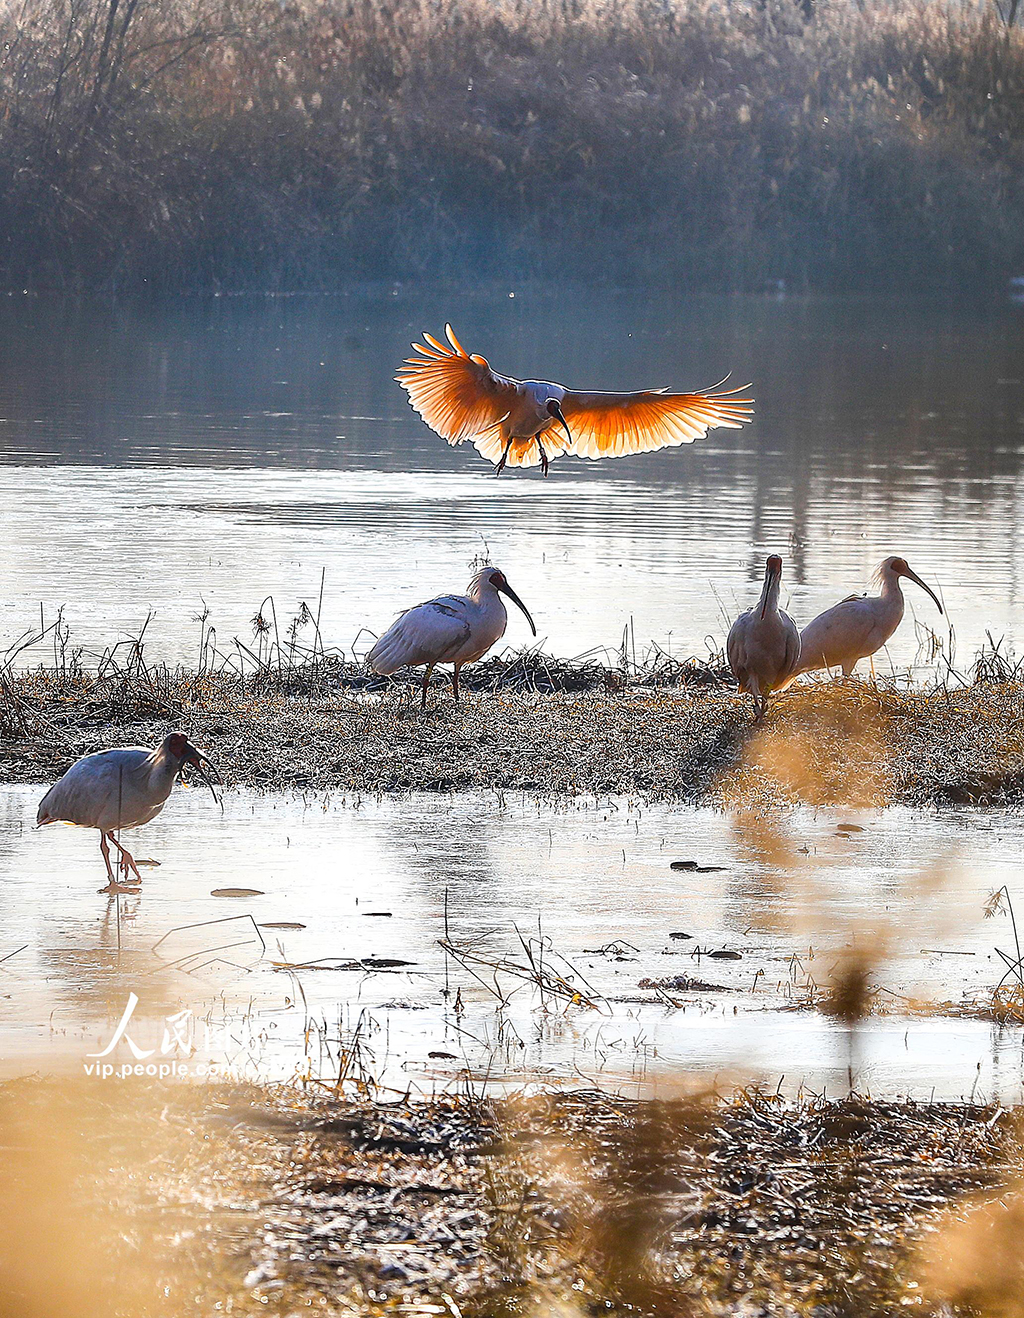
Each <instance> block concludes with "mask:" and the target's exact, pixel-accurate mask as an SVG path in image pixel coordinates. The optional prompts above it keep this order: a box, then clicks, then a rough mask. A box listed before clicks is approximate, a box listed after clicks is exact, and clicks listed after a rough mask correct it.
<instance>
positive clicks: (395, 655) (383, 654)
mask: <svg viewBox="0 0 1024 1318" xmlns="http://www.w3.org/2000/svg"><path fill="white" fill-rule="evenodd" d="M401 651H402V647H401V646H399V645H396V644H395V637H393V636H392V635H390V633H388V632H385V633H384V635H383V636H382V637H381V638H380V640H379V641H378V642H377V644H376V645H375V646H374V647H373V649H372V650H371V651H370V653H369V654H368V655H367V656H366V662H367V663H368V664H369V665H370V667H371V668H372V669H373V671H374V672H375V673H379V674H380V675H381V677H390V676H391V674H392V673H397V672H398V670H399V669H400V668H402V667H403V666H404V665H405V658H404V656H403V654H402V652H401Z"/></svg>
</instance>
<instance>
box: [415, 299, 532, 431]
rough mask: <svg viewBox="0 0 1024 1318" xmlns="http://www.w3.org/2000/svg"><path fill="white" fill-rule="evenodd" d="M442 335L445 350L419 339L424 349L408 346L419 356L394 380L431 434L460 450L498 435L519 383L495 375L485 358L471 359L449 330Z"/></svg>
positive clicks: (431, 342)
mask: <svg viewBox="0 0 1024 1318" xmlns="http://www.w3.org/2000/svg"><path fill="white" fill-rule="evenodd" d="M444 332H445V334H446V335H447V336H448V342H449V343H450V344H451V346H450V347H448V346H446V345H445V344H443V343H439V342H438V341H437V339H435V338H433V337H432V336H431V335H430V334H424V336H423V337H424V338H425V339H426V341H427V343H426V346H425V345H424V344H422V343H414V344H413V345H412V346H413V349H414V351H415V352H417V353H418V354H419V356H417V357H407V358H406V359H405V364H404V365H403V366H402V367H401V368H400V369H399V371H398V374H397V375H396V376H395V379H396V380H397V381H398V383H399V384H400V385H401V386H402V388H403V389H404V390H405V391H406V392H407V393H408V395H409V402H410V404H411V405H412V407H413V408H415V410H416V411H417V412H419V414H420V416H421V417H422V418H423V420H424V421H425V422H426V423H427V425H428V426H429V427H430V428H431V430H436V431H437V433H438V434H439V435H440V436H441V438H442V439H446V440H447V441H448V443H449V444H461V443H462V441H463V440H464V439H473V438H475V436H477V435H480V434H482V433H483V432H484V431H487V430H494V431H497V428H498V427H499V426H500V425H501V423H502V421H504V420H505V418H506V417H507V416H508V414H509V412H510V411H511V409H512V407H513V405H514V403H515V400H516V397H517V393H516V385H517V384H518V381H517V380H512V379H509V378H507V377H506V376H504V375H497V374H495V372H494V371H492V370H491V368H490V366H489V365H488V364H487V360H486V358H484V357H476V356H473V357H471V356H470V355H469V353H468V352H466V350H465V348H464V347H463V346H462V344H461V343H460V342H459V341H458V339H457V338H456V337H455V334H454V333H453V331H452V327H451V326H450V325H446V326H445V327H444Z"/></svg>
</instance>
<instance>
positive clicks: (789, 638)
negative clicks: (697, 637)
mask: <svg viewBox="0 0 1024 1318" xmlns="http://www.w3.org/2000/svg"><path fill="white" fill-rule="evenodd" d="M781 584H782V559H781V558H780V557H779V556H778V554H772V555H771V557H770V558H769V559H768V561H767V562H766V564H765V572H764V586H763V587H762V589H761V597H760V599H759V600H758V601H757V603H756V604H755V605H754V607H753V608H752V609H748V610H747V611H746V613H741V614H740V616H739V617H738V618H737V619H736V621H735V622H734V623H733V625H732V626H731V627H730V629H729V639H728V641H727V642H726V646H725V648H726V653H727V654H728V656H729V667H730V668H731V669H732V672H733V676H734V677H735V678H736V680H737V682H739V684H740V690H741V691H749V692H750V694H751V695H752V696H753V697H754V715H755V717H756V718H761V717H762V716H763V715H764V714H765V712H766V711H767V709H768V697H769V696H770V695H771V693H772V692H773V691H774V690H776V689H777V688H778V687H780V686H782V685H783V683H785V682H786V681H787V680H788V679H789V677H791V676H792V674H793V672H794V670H795V669H796V666H797V661H798V660H799V658H800V632H799V629H798V628H797V625H796V623H795V622H794V621H793V619H792V618H791V617H790V616H789V614H788V613H783V612H782V610H781V609H780V608H779V588H780V586H781Z"/></svg>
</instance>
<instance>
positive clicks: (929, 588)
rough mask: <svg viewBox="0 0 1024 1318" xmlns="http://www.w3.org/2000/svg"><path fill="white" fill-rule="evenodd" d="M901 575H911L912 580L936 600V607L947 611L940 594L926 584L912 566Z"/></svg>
mask: <svg viewBox="0 0 1024 1318" xmlns="http://www.w3.org/2000/svg"><path fill="white" fill-rule="evenodd" d="M900 576H901V577H909V578H910V580H911V581H915V582H916V583H917V584H918V585H919V586H920V587H921V589H922V590H926V591H927V592H928V594H929V595H930V596H931V597H932V599H933V600H934V601H935V607H936V608H937V609H938V611H939V612H940V613H942V614H944V613H945V612H946V611H945V609H944V608H943V607H942V605H941V604H940V603H939V597H938V595H936V593H935V591H934V590H932V588H931V586H928V585H926V584H925V583H924V582H923V581H922V580H921V578H920V577H919V576H918V575H917V573H916V572H914V571H913V570H912V569H911V568H909V567H908V568H907V570H906V571H905V572H901V573H900Z"/></svg>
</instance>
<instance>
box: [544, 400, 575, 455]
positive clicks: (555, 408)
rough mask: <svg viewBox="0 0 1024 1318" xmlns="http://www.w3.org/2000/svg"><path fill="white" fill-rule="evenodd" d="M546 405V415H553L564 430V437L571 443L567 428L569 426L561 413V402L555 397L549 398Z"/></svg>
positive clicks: (569, 432)
mask: <svg viewBox="0 0 1024 1318" xmlns="http://www.w3.org/2000/svg"><path fill="white" fill-rule="evenodd" d="M547 406H548V416H553V417H554V418H555V420H556V421H557V422H558V423H559V425H560V426H561V427H562V429H563V430H564V431H565V435H566V438H567V439H568V441H569V443H570V444H571V443H572V432H571V431H570V430H569V426H568V424H567V422H566V420H565V417H564V415H563V414H562V404H561V403H560V402H559V401H558V399H557V398H549V399H548V404H547Z"/></svg>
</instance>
